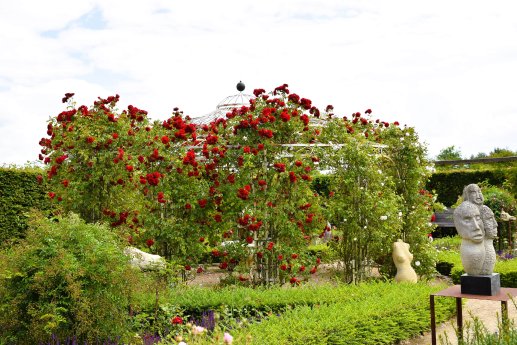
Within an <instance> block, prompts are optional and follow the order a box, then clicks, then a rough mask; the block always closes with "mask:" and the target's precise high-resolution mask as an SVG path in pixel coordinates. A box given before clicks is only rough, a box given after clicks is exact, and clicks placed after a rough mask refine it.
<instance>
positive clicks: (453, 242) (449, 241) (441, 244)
mask: <svg viewBox="0 0 517 345" xmlns="http://www.w3.org/2000/svg"><path fill="white" fill-rule="evenodd" d="M460 245H461V237H460V236H458V235H456V236H452V237H441V238H435V239H434V240H433V246H434V247H435V248H436V249H437V250H440V251H444V252H446V251H449V250H454V251H459V250H460ZM439 256H440V255H439Z"/></svg>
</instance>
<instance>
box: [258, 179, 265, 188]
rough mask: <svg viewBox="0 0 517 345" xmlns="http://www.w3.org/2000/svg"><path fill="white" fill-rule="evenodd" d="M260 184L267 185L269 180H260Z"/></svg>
mask: <svg viewBox="0 0 517 345" xmlns="http://www.w3.org/2000/svg"><path fill="white" fill-rule="evenodd" d="M258 184H259V186H261V187H264V186H265V185H267V182H266V181H265V180H259V181H258Z"/></svg>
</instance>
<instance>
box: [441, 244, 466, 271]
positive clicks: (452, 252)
mask: <svg viewBox="0 0 517 345" xmlns="http://www.w3.org/2000/svg"><path fill="white" fill-rule="evenodd" d="M454 267H462V265H461V257H460V253H459V248H458V249H443V250H439V251H438V258H437V260H436V270H437V271H438V272H440V274H443V275H444V276H450V275H451V273H452V270H453V268H454Z"/></svg>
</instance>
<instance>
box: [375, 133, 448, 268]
mask: <svg viewBox="0 0 517 345" xmlns="http://www.w3.org/2000/svg"><path fill="white" fill-rule="evenodd" d="M378 142H379V143H381V144H384V145H386V147H385V148H383V150H382V153H383V155H382V158H383V160H382V161H383V163H382V164H383V167H384V170H385V171H386V173H387V174H388V175H390V176H392V177H393V181H394V183H395V192H396V193H397V195H399V196H400V198H401V201H402V204H401V209H400V211H401V224H402V228H401V231H400V233H399V234H398V237H399V238H401V239H402V240H404V241H405V242H407V243H409V244H410V245H411V248H410V250H411V252H412V253H413V262H414V263H420V265H415V266H414V268H415V271H416V272H417V274H419V275H422V276H430V275H431V274H433V273H434V272H435V270H434V267H435V263H436V252H435V251H434V250H433V247H432V245H431V242H430V241H429V240H428V236H427V235H428V234H430V233H432V232H433V231H434V229H435V228H436V227H435V226H434V225H433V224H432V223H431V217H432V215H433V212H434V211H437V210H440V209H442V208H443V205H441V204H440V203H438V202H437V200H436V195H434V194H433V192H432V191H428V190H426V187H425V186H426V184H427V181H428V180H429V178H430V176H431V173H432V169H431V162H429V160H428V159H427V158H426V157H427V151H426V148H425V146H424V145H423V144H422V143H420V141H419V138H418V134H417V133H416V132H415V130H414V128H412V127H407V126H404V127H400V126H399V125H398V123H393V124H390V125H389V126H388V127H385V128H384V130H382V131H380V133H379V137H378ZM386 261H387V262H389V264H390V266H385V269H386V272H388V273H389V272H391V273H390V274H393V273H394V272H395V267H394V265H393V262H392V260H391V259H389V260H386Z"/></svg>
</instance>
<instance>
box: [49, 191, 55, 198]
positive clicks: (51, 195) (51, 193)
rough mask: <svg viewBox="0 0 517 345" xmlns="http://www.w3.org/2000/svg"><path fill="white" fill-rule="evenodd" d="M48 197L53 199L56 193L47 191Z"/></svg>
mask: <svg viewBox="0 0 517 345" xmlns="http://www.w3.org/2000/svg"><path fill="white" fill-rule="evenodd" d="M48 197H49V198H50V199H54V198H55V197H56V193H54V192H49V193H48Z"/></svg>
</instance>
